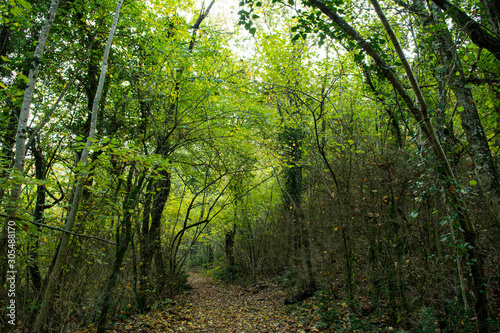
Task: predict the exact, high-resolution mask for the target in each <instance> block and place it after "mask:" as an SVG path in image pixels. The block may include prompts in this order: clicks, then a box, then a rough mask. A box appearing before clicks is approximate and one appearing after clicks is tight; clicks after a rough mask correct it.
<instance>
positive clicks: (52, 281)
mask: <svg viewBox="0 0 500 333" xmlns="http://www.w3.org/2000/svg"><path fill="white" fill-rule="evenodd" d="M122 3H123V0H119V1H118V4H117V6H116V9H115V17H114V20H113V25H112V26H111V30H110V32H109V36H108V41H107V43H106V49H105V50H104V56H103V60H102V66H101V75H100V77H99V86H98V89H97V92H96V96H95V99H94V105H93V107H92V121H91V125H90V132H89V137H88V139H87V144H86V146H85V149H84V150H83V152H82V156H81V159H80V162H82V163H83V164H84V165H85V164H86V162H87V158H88V154H89V149H90V146H91V145H92V141H93V139H94V137H95V132H96V126H97V116H98V112H99V102H100V100H101V95H102V91H103V88H104V80H105V77H106V70H107V67H108V57H109V52H110V51H111V44H112V42H113V37H114V34H115V30H116V27H117V25H118V20H119V15H120V9H121V6H122ZM85 178H86V172H85V171H83V172H82V173H81V174H80V175H79V176H78V178H77V184H76V188H75V192H74V196H73V202H72V204H71V208H70V210H69V212H68V215H67V217H66V223H65V226H64V229H65V230H66V231H72V230H73V226H74V223H75V220H76V215H77V213H78V208H79V205H80V201H81V198H82V193H83V185H84V182H85ZM69 240H70V234H69V233H63V234H62V236H61V241H60V244H59V251H58V253H57V258H56V259H55V264H54V268H53V270H52V272H51V274H50V276H49V277H48V279H47V286H46V288H45V292H44V295H43V301H42V304H41V305H40V311H39V313H38V316H37V318H36V321H35V324H34V327H33V332H34V333H38V332H40V331H41V330H42V328H43V325H44V322H45V317H46V315H47V313H48V311H49V307H50V303H51V300H52V296H53V293H54V291H55V287H56V284H57V280H58V277H59V274H60V272H61V270H62V267H63V264H64V261H65V258H66V256H67V252H68V248H69Z"/></svg>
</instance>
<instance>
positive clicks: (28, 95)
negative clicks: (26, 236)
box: [0, 0, 59, 298]
mask: <svg viewBox="0 0 500 333" xmlns="http://www.w3.org/2000/svg"><path fill="white" fill-rule="evenodd" d="M58 6H59V0H52V2H51V3H50V7H49V12H48V14H47V17H46V19H45V23H44V25H43V27H42V31H41V32H40V36H39V37H38V44H37V46H36V48H35V53H34V54H33V59H32V61H31V67H30V70H29V74H28V79H29V83H28V85H27V87H26V90H25V91H24V97H23V102H22V105H21V111H20V113H19V121H18V125H17V132H16V143H15V148H16V152H15V160H14V169H13V170H12V174H11V177H13V178H14V179H15V182H14V183H15V185H14V188H13V189H12V191H11V195H10V202H8V203H7V209H6V213H7V218H6V219H5V221H4V224H3V226H2V233H1V235H0V249H1V250H0V251H1V254H0V255H1V262H2V264H1V268H0V269H1V272H0V275H1V280H0V285H3V282H4V281H5V277H6V275H5V274H6V270H7V269H6V263H7V260H6V258H7V256H6V249H7V247H6V245H7V223H8V222H9V221H12V220H13V221H15V220H16V215H17V213H18V210H19V207H18V204H17V201H18V200H19V198H20V197H21V190H22V184H23V178H24V161H25V156H26V136H27V127H28V118H29V116H30V108H31V102H32V100H33V94H34V91H35V85H36V79H37V74H38V69H39V68H40V64H41V63H42V56H43V51H44V50H45V45H46V43H47V40H48V38H49V33H50V28H51V27H52V24H53V23H54V18H55V17H56V13H57V8H58ZM2 293H3V291H2ZM2 298H3V297H2Z"/></svg>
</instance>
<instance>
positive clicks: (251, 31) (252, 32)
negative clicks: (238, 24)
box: [248, 27, 257, 35]
mask: <svg viewBox="0 0 500 333" xmlns="http://www.w3.org/2000/svg"><path fill="white" fill-rule="evenodd" d="M256 31H257V29H256V28H255V27H253V28H250V29H249V30H248V32H249V33H251V34H252V35H255V32H256Z"/></svg>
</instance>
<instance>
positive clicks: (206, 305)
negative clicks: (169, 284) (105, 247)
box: [81, 273, 319, 333]
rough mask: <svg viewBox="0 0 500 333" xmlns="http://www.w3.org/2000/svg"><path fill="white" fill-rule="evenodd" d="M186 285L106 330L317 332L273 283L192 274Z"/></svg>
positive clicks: (241, 332)
mask: <svg viewBox="0 0 500 333" xmlns="http://www.w3.org/2000/svg"><path fill="white" fill-rule="evenodd" d="M189 284H190V286H191V287H192V289H191V290H188V291H186V292H184V293H182V294H181V295H178V296H177V297H176V298H175V300H174V302H173V303H172V304H171V305H170V306H169V307H167V308H164V309H161V310H157V311H152V312H150V313H147V314H144V315H136V316H133V317H132V318H131V319H130V320H128V321H126V322H122V323H115V324H113V325H112V326H111V327H110V328H109V330H108V332H115V333H123V332H190V333H191V332H193V333H205V332H206V333H219V332H221V333H222V332H232V333H258V332H260V333H266V332H269V333H271V332H277V333H278V332H287V333H305V332H319V330H318V329H316V328H315V327H304V326H303V324H301V322H300V320H299V318H298V317H296V316H295V315H293V314H291V313H290V312H289V311H287V309H286V308H285V306H284V305H283V300H284V298H285V295H284V293H283V292H282V291H281V290H279V289H278V288H275V286H274V285H272V284H266V285H257V286H254V287H244V286H240V285H235V284H222V283H219V282H217V281H214V280H213V279H212V278H210V277H207V276H205V275H203V274H200V273H192V274H191V276H190V278H189ZM81 332H82V333H83V332H92V330H91V329H89V330H85V331H81Z"/></svg>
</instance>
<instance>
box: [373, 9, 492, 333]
mask: <svg viewBox="0 0 500 333" xmlns="http://www.w3.org/2000/svg"><path fill="white" fill-rule="evenodd" d="M370 2H371V3H372V4H373V7H374V8H375V11H376V12H377V15H378V16H379V18H380V20H381V22H382V24H383V25H384V27H385V29H386V31H387V33H388V34H389V37H390V39H391V41H392V44H393V45H394V47H395V49H396V52H397V53H398V56H399V59H400V60H401V62H402V63H403V67H404V69H405V72H406V75H407V76H408V79H409V81H410V84H411V86H412V89H413V91H414V92H415V95H416V96H417V100H418V103H419V107H420V112H421V114H422V118H423V119H424V122H425V126H426V127H427V129H428V132H429V134H430V138H429V139H431V142H432V144H433V146H434V150H435V151H436V153H437V155H438V158H439V161H440V163H441V165H442V166H443V167H444V168H445V171H446V175H447V176H448V178H449V180H450V181H451V182H452V183H451V187H450V188H449V192H450V197H451V199H452V201H453V204H454V206H455V208H456V209H457V213H458V215H459V220H460V223H461V225H462V228H463V230H464V231H463V232H464V237H465V241H466V242H467V243H468V244H469V246H468V247H467V252H468V256H469V260H470V267H471V273H472V279H473V283H474V292H475V300H476V304H475V311H476V316H477V319H478V327H479V331H480V332H491V328H490V324H489V322H488V318H489V305H488V299H487V297H486V290H485V289H486V279H485V276H484V271H483V265H482V257H481V253H480V251H479V248H478V246H479V244H478V241H477V234H476V231H475V227H474V224H473V223H472V221H471V218H470V216H469V214H468V211H467V208H466V207H465V204H464V201H463V199H462V198H460V197H459V194H458V193H457V191H456V187H455V186H456V184H457V180H456V178H455V175H454V173H453V170H452V169H451V166H450V164H449V162H448V159H447V158H446V154H445V153H444V150H443V148H442V146H441V144H440V142H439V139H438V138H437V135H436V132H435V131H434V128H433V126H432V124H431V122H430V117H429V115H428V113H427V104H426V101H425V99H424V97H423V95H422V92H421V90H420V87H419V85H418V83H417V80H416V78H415V76H414V74H413V71H412V70H411V68H410V65H409V63H408V61H407V60H406V57H405V55H404V52H403V49H402V48H401V46H400V45H399V41H398V39H397V37H396V34H395V33H394V31H393V30H392V27H391V25H390V23H389V21H388V20H387V18H386V17H385V15H384V13H383V11H382V8H381V7H380V4H379V3H378V0H370ZM462 88H463V87H462ZM463 93H464V91H463V90H462V91H461V94H460V96H463V95H462V94H463ZM470 97H471V99H470V100H468V101H467V103H469V104H470V101H472V102H473V100H472V96H470ZM457 98H458V97H457ZM475 113H476V116H477V111H476V112H475ZM468 116H469V117H471V115H470V114H469V115H468ZM468 121H471V120H470V119H468ZM468 125H470V124H468ZM475 126H477V124H476V125H475ZM479 129H481V132H482V127H481V126H480V123H479ZM470 130H473V131H474V132H475V133H474V134H475V135H474V140H476V136H478V133H477V130H478V128H477V127H475V128H474V129H470ZM466 132H467V130H466ZM483 135H484V133H483ZM488 152H489V148H488ZM490 157H491V154H490Z"/></svg>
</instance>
